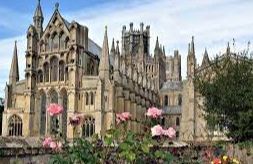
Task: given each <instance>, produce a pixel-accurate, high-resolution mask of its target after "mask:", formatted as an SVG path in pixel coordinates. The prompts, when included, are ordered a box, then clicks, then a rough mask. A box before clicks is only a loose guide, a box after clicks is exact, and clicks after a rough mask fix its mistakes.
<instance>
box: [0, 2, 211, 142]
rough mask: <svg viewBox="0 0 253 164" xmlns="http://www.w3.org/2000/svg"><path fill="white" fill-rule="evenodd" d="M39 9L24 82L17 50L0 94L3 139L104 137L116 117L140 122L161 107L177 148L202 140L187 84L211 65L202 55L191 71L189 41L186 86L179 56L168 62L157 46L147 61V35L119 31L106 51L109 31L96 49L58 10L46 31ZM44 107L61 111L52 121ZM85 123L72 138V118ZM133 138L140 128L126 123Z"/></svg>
mask: <svg viewBox="0 0 253 164" xmlns="http://www.w3.org/2000/svg"><path fill="white" fill-rule="evenodd" d="M43 21H44V17H43V14H42V9H41V6H40V3H38V5H37V8H36V11H35V14H34V17H33V25H30V26H29V28H28V30H27V50H26V54H25V57H26V69H25V79H24V80H19V68H18V55H17V45H16V42H15V46H14V53H13V59H12V63H11V69H10V75H9V83H8V84H6V89H5V100H6V101H5V109H4V112H3V125H2V127H3V133H2V135H3V136H24V137H27V136H36V137H38V136H45V135H50V134H51V133H52V129H54V128H58V130H59V131H61V133H62V134H63V136H64V137H67V138H73V137H77V136H83V137H89V136H91V135H92V134H94V133H98V134H101V135H103V134H104V132H105V130H106V129H109V128H110V127H112V126H114V124H115V113H120V112H125V111H127V112H130V113H131V115H132V117H133V119H136V120H141V119H144V118H145V117H144V114H145V112H146V109H147V108H148V107H150V106H158V107H162V109H163V111H164V113H165V116H164V118H163V119H162V120H161V123H162V124H163V125H164V126H175V128H176V130H177V138H178V139H180V140H185V141H189V140H198V141H201V140H205V139H207V137H208V134H209V132H208V130H207V128H206V123H205V121H204V118H203V110H202V109H201V108H200V107H199V105H198V104H201V102H202V99H201V96H199V95H198V94H197V93H196V92H195V89H194V83H193V79H194V76H195V75H196V74H197V73H201V71H203V70H205V68H206V67H207V66H208V64H209V62H210V61H209V57H208V54H207V51H205V53H204V58H203V62H202V65H201V66H197V63H196V57H195V48H194V39H193V38H192V41H191V43H190V44H189V50H188V55H187V78H186V80H184V81H182V77H181V55H180V54H179V51H178V50H175V51H174V55H173V56H168V57H166V55H165V49H164V47H162V46H161V45H160V44H159V41H158V38H157V40H156V45H155V50H154V54H153V55H151V53H150V27H149V26H146V27H145V28H144V24H143V23H141V24H140V28H139V29H138V30H136V29H134V28H133V24H132V23H130V28H129V30H127V28H126V26H123V28H122V38H121V48H120V47H119V41H116V45H115V42H114V40H113V41H112V45H111V48H110V51H109V46H108V38H107V29H105V34H104V41H103V45H102V48H101V47H100V46H98V45H97V44H96V43H95V42H94V41H93V40H91V39H90V38H89V29H88V27H86V26H83V25H80V24H79V23H77V22H75V21H72V22H71V23H70V22H68V21H67V20H65V19H64V18H63V17H62V16H61V14H60V12H59V10H58V4H57V5H56V8H55V11H54V13H53V15H52V17H51V19H50V20H49V22H48V24H47V26H46V27H45V29H44V28H43ZM50 103H58V104H61V105H62V106H63V108H64V112H63V113H62V114H61V115H60V116H59V117H58V119H56V120H54V119H52V118H51V117H50V116H49V114H48V113H47V112H46V107H47V105H49V104H50ZM76 113H78V114H82V115H84V116H85V119H84V121H83V123H82V125H79V127H78V128H77V131H75V132H74V131H73V128H72V127H71V125H69V124H68V122H69V118H70V117H71V116H73V115H74V114H76ZM129 128H131V129H132V130H134V131H136V132H139V131H141V129H142V127H141V125H140V124H137V123H130V124H129Z"/></svg>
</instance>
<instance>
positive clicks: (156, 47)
mask: <svg viewBox="0 0 253 164" xmlns="http://www.w3.org/2000/svg"><path fill="white" fill-rule="evenodd" d="M158 49H159V41H158V36H157V37H156V44H155V50H158Z"/></svg>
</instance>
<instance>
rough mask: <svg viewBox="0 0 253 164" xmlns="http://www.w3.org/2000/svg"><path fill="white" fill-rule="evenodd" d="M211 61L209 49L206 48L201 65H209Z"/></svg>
mask: <svg viewBox="0 0 253 164" xmlns="http://www.w3.org/2000/svg"><path fill="white" fill-rule="evenodd" d="M209 62H210V60H209V57H208V53H207V50H206V48H205V53H204V56H203V60H202V64H201V66H207V65H208V64H209Z"/></svg>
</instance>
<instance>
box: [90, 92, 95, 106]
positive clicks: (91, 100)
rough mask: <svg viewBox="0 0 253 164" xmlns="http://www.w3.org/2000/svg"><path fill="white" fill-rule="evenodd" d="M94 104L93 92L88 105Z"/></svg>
mask: <svg viewBox="0 0 253 164" xmlns="http://www.w3.org/2000/svg"><path fill="white" fill-rule="evenodd" d="M93 103H94V94H93V92H91V93H90V104H91V105H93Z"/></svg>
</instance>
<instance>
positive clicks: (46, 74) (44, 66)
mask: <svg viewBox="0 0 253 164" xmlns="http://www.w3.org/2000/svg"><path fill="white" fill-rule="evenodd" d="M43 70H44V82H49V64H48V63H47V62H46V63H44V65H43Z"/></svg>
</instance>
